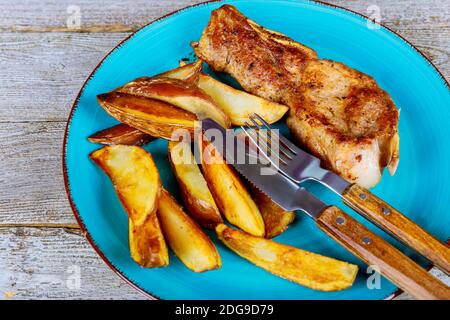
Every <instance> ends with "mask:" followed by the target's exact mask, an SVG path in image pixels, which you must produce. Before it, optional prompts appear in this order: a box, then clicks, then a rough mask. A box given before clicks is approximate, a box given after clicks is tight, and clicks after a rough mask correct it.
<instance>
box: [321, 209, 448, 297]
mask: <svg viewBox="0 0 450 320" xmlns="http://www.w3.org/2000/svg"><path fill="white" fill-rule="evenodd" d="M317 225H318V227H319V228H320V229H321V230H323V231H324V232H325V233H326V234H328V235H329V236H331V237H332V238H333V239H335V240H336V241H337V242H339V243H340V244H341V245H342V246H344V247H345V248H346V249H347V250H349V251H350V252H352V253H353V254H355V255H356V256H357V257H359V258H360V259H361V260H363V261H364V262H366V263H367V264H369V265H375V266H377V267H378V268H379V270H380V272H381V274H382V275H384V276H385V277H386V278H388V279H389V280H391V281H392V282H393V283H395V284H396V285H397V286H399V287H400V288H401V289H403V290H404V291H406V292H408V293H409V294H411V295H412V296H414V297H415V298H417V299H424V300H431V299H433V300H448V299H450V288H449V287H447V286H446V285H445V284H444V283H442V282H440V281H439V280H438V279H437V278H435V277H434V276H432V275H431V274H429V273H428V272H427V271H426V270H424V269H422V268H421V267H420V266H419V265H418V264H416V263H415V262H414V261H412V260H411V259H410V258H408V257H407V256H405V255H404V254H403V253H401V252H400V251H399V250H398V249H396V248H395V247H393V246H392V245H390V244H389V243H388V242H386V241H385V240H383V238H381V237H379V236H377V235H375V234H374V233H372V232H371V231H370V230H369V229H367V228H366V227H364V226H363V225H362V224H360V223H359V222H357V221H356V220H355V219H353V218H352V217H350V216H349V215H347V214H346V213H345V212H343V211H342V210H341V209H339V208H337V207H334V206H330V207H327V208H325V209H324V210H323V211H322V213H321V214H320V215H319V216H318V217H317Z"/></svg>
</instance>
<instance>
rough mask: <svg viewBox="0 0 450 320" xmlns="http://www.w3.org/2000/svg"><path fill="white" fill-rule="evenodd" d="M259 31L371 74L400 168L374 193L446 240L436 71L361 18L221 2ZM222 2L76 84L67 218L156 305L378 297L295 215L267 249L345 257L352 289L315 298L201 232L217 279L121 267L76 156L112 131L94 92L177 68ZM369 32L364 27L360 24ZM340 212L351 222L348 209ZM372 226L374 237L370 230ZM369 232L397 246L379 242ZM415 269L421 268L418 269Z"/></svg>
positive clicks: (90, 168) (386, 292)
mask: <svg viewBox="0 0 450 320" xmlns="http://www.w3.org/2000/svg"><path fill="white" fill-rule="evenodd" d="M226 2H227V3H231V4H234V5H236V6H237V8H238V9H239V10H241V11H242V12H243V13H244V14H245V15H247V16H248V17H250V18H251V19H253V20H255V21H257V22H258V23H260V24H262V25H263V26H265V27H268V28H270V29H273V30H278V31H280V32H283V33H285V34H287V35H288V36H290V37H292V38H293V39H295V40H297V41H299V42H301V43H303V44H306V45H307V46H309V47H311V48H314V49H315V50H316V51H317V52H318V54H319V56H320V57H322V58H329V59H333V60H337V61H341V62H343V63H345V64H347V65H348V66H350V67H353V68H356V69H358V70H360V71H362V72H365V73H367V74H369V75H371V76H373V77H374V78H375V79H376V80H377V81H378V83H379V85H380V86H381V87H382V88H384V89H385V90H387V91H388V92H389V93H390V95H391V96H392V98H393V99H394V101H395V103H396V104H397V106H398V107H399V108H401V116H400V128H399V130H400V137H401V161H400V166H399V168H398V170H397V173H396V174H395V176H394V177H390V176H389V175H388V174H385V175H384V176H383V180H382V182H381V183H380V184H379V185H378V186H377V187H376V188H374V190H373V191H374V192H375V193H376V194H377V195H379V196H381V197H382V198H383V199H385V200H387V201H388V202H390V203H391V204H392V205H394V206H395V207H396V208H398V209H400V210H401V211H402V212H404V213H405V214H406V215H407V216H409V217H410V218H411V219H413V220H414V221H416V222H417V223H418V224H420V225H421V226H423V227H424V228H425V229H426V230H428V231H430V232H431V233H432V234H434V235H435V236H436V237H438V238H439V239H440V240H442V241H445V240H446V239H447V237H448V236H449V234H450V215H449V214H448V199H449V197H450V188H449V184H448V180H449V178H450V166H449V165H448V159H450V139H449V137H450V125H449V124H450V108H449V106H450V93H449V89H448V85H447V83H446V81H445V80H444V79H443V78H442V76H441V75H440V74H439V72H438V71H437V70H436V69H435V68H434V67H433V66H432V65H431V64H430V62H429V61H427V60H426V59H425V58H424V57H423V56H422V55H421V54H420V53H419V52H418V51H417V50H416V49H414V47H412V46H411V45H410V44H409V43H407V42H406V41H405V40H403V39H401V38H400V37H399V36H397V35H395V34H394V33H392V32H391V31H389V30H387V29H386V28H384V27H381V28H370V27H369V26H371V25H370V23H369V24H368V22H367V20H366V19H365V18H363V17H362V16H359V15H357V14H355V13H352V12H349V11H346V10H344V9H341V8H335V7H331V6H328V5H324V4H321V3H315V2H309V1H295V2H294V1H267V0H264V1H262V0H259V1H255V0H252V1H245V0H236V1H226ZM222 4H223V3H222V2H211V3H206V4H201V5H197V6H194V7H190V8H187V9H184V10H181V11H179V12H177V13H174V14H172V15H169V16H167V17H165V18H163V19H160V20H157V21H155V22H153V23H151V24H149V25H148V26H146V27H144V28H142V29H141V30H139V31H138V32H136V33H135V34H133V35H132V36H131V37H130V38H128V39H127V40H125V41H124V42H122V43H121V44H120V45H119V46H118V47H117V48H115V49H114V50H113V51H112V52H111V53H110V54H109V55H108V56H107V57H106V58H105V59H104V60H103V62H102V63H101V64H100V65H99V66H98V67H97V68H96V69H95V70H94V72H93V73H92V75H91V77H89V79H88V80H87V81H86V83H85V84H84V87H83V89H82V90H81V92H80V94H79V96H78V99H77V100H76V102H75V104H74V106H73V110H72V113H71V115H70V118H69V121H68V126H67V132H66V136H65V145H64V159H63V161H64V174H65V179H66V186H67V191H68V195H69V200H70V202H71V204H72V207H73V210H74V213H75V216H76V217H77V219H78V221H79V223H80V225H81V227H82V228H83V229H85V230H86V234H87V237H88V239H89V240H90V242H91V244H92V245H93V246H94V248H95V249H96V250H97V252H98V253H99V254H100V255H101V256H102V258H103V259H104V260H105V261H106V262H107V263H108V265H109V266H110V267H111V268H113V269H114V270H115V271H116V272H117V273H118V274H119V275H121V276H122V277H123V278H125V279H126V280H128V281H129V282H130V283H131V284H132V285H133V286H135V287H136V288H138V289H140V290H142V291H143V292H145V293H147V294H149V295H151V296H154V297H159V298H162V299H245V298H248V299H382V298H386V297H389V296H391V295H392V294H393V293H394V292H395V291H396V290H397V288H396V287H395V286H394V285H393V284H391V283H390V282H389V281H387V280H385V279H382V281H381V286H380V287H379V288H378V289H372V290H370V289H369V288H368V287H367V285H366V284H367V279H368V276H369V275H370V274H368V273H367V266H366V265H365V264H363V263H361V262H360V261H359V260H358V259H357V258H355V257H354V256H352V255H351V254H349V253H347V252H346V251H345V250H344V249H342V248H341V247H340V246H339V245H338V244H337V243H336V242H334V241H333V240H331V239H330V238H328V237H327V236H326V235H325V234H323V233H322V232H321V231H320V230H318V229H317V228H316V227H315V226H314V223H313V221H311V220H310V219H308V218H307V217H306V216H302V215H301V214H300V213H299V214H298V216H297V219H296V221H295V223H294V224H293V225H292V226H291V227H290V228H289V229H288V230H287V231H286V232H285V233H283V234H282V235H280V236H279V237H277V238H276V241H279V242H282V243H287V244H290V245H294V246H296V247H299V248H303V249H306V250H310V251H313V252H317V253H321V254H324V255H327V256H331V257H335V258H338V259H342V260H346V261H349V262H352V263H355V264H358V265H359V267H360V272H359V274H358V277H357V279H356V281H355V283H354V285H353V286H352V287H351V288H350V289H347V290H344V291H340V292H332V293H324V292H319V291H314V290H311V289H308V288H305V287H302V286H300V285H296V284H294V283H291V282H289V281H286V280H283V279H281V278H279V277H276V276H274V275H272V274H270V273H268V272H266V271H264V270H262V269H260V268H258V267H255V266H254V265H252V264H251V263H249V262H248V261H246V260H243V259H241V258H240V257H238V256H236V255H235V254H234V253H232V252H231V251H230V250H228V249H227V248H225V247H224V246H223V245H222V244H221V243H220V242H218V241H217V238H216V237H215V236H214V235H211V236H212V238H213V239H214V242H215V243H216V245H217V247H218V249H219V252H220V255H221V257H222V261H223V266H222V268H221V269H220V270H216V271H209V272H206V273H200V274H197V273H193V272H191V271H189V270H188V269H187V268H186V267H185V266H184V265H183V264H182V263H181V262H180V261H179V260H178V259H177V258H176V257H175V256H173V255H171V256H170V266H169V267H167V268H160V269H143V268H140V267H139V266H138V265H136V264H135V263H134V262H133V260H132V259H131V258H130V253H129V249H128V228H127V217H126V214H125V213H124V212H123V209H122V207H121V205H120V202H119V200H118V198H117V196H116V194H115V192H114V189H113V187H112V185H111V183H110V181H109V179H108V178H107V177H106V175H105V174H104V173H103V172H101V171H100V169H99V168H97V167H96V165H94V164H93V163H92V162H91V161H90V160H89V159H88V155H89V153H91V152H92V151H93V150H95V149H97V148H99V146H98V145H95V144H91V143H89V142H88V141H87V140H86V138H87V137H88V136H89V135H91V134H92V133H93V132H96V131H98V130H100V129H104V128H107V127H109V126H112V125H114V124H116V123H117V122H116V121H115V120H114V119H113V118H111V117H109V116H108V115H107V114H106V113H105V112H104V111H103V110H102V108H101V107H100V106H99V105H98V104H97V102H96V95H97V94H99V93H103V92H107V91H110V90H111V89H113V88H116V87H118V86H121V85H123V84H124V83H126V82H128V81H130V80H132V79H134V78H137V77H140V76H144V75H153V74H157V73H160V72H162V71H165V70H168V69H170V68H173V67H175V66H177V64H178V61H179V60H180V59H182V58H186V57H193V54H192V49H191V48H190V45H189V42H190V41H192V40H198V39H199V37H200V35H201V32H202V30H203V28H204V27H205V26H206V24H207V22H208V20H209V16H210V13H211V10H213V9H216V8H218V7H219V6H221V5H222ZM372 27H373V26H372ZM145 148H146V149H147V150H148V151H150V152H151V153H152V155H153V157H154V158H155V160H156V162H157V165H158V168H159V171H160V174H161V177H162V180H163V184H164V186H165V187H166V188H168V189H169V190H170V191H172V192H174V193H175V194H177V191H176V189H177V188H176V181H175V180H174V177H173V175H172V172H171V170H170V167H169V164H168V162H167V142H166V141H164V140H162V139H158V140H156V141H153V142H152V143H150V144H149V145H147V146H146V147H145ZM311 189H312V190H313V191H314V192H315V193H316V194H318V195H319V196H320V197H321V198H322V199H323V200H325V201H326V202H328V203H329V204H339V205H340V206H341V207H342V208H345V207H343V206H342V205H341V203H340V200H339V199H337V198H336V197H335V196H333V195H332V194H331V193H329V192H327V191H326V190H324V189H323V188H319V187H317V186H312V187H311ZM345 210H346V211H347V212H348V213H350V214H352V215H353V216H356V217H357V219H358V220H360V221H361V218H359V217H358V216H357V215H356V214H355V213H354V212H353V211H351V210H349V209H347V208H345ZM373 229H374V228H373ZM376 231H377V233H379V234H381V235H382V236H383V237H385V238H386V239H388V240H389V241H391V242H392V243H394V244H395V245H397V246H398V247H399V248H400V249H401V250H403V251H404V252H405V253H406V254H408V255H410V256H412V257H413V259H415V260H417V259H418V257H417V256H416V255H414V254H413V253H412V251H410V250H407V249H405V248H404V247H402V246H401V245H399V244H398V243H396V242H395V241H393V240H392V239H391V238H389V237H388V236H386V235H385V234H383V233H381V232H379V231H378V230H376ZM420 262H421V263H424V261H420Z"/></svg>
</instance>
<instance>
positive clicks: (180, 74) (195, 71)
mask: <svg viewBox="0 0 450 320" xmlns="http://www.w3.org/2000/svg"><path fill="white" fill-rule="evenodd" d="M202 64H203V63H202V60H197V61H196V62H194V63H190V64H186V63H185V64H183V65H180V67H178V68H175V69H171V70H169V71H166V72H163V73H160V74H157V75H156V76H153V77H140V78H136V79H134V80H132V81H130V82H128V83H127V84H126V85H125V86H136V85H139V84H140V83H145V82H146V81H149V80H151V79H155V78H170V79H178V80H183V81H186V82H190V83H197V81H198V75H199V74H200V73H201V72H202ZM118 89H120V88H118ZM118 89H116V90H114V91H118Z"/></svg>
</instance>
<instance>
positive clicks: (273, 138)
mask: <svg viewBox="0 0 450 320" xmlns="http://www.w3.org/2000/svg"><path fill="white" fill-rule="evenodd" d="M249 120H250V121H251V123H252V125H251V124H249V123H248V122H245V126H241V128H242V130H244V132H245V133H246V134H247V136H248V137H249V138H250V140H251V141H252V142H253V143H254V144H255V145H256V147H257V148H258V150H259V151H260V152H261V153H262V155H264V156H265V157H266V158H268V159H269V161H270V162H272V164H274V165H275V166H276V167H277V168H279V164H278V162H281V163H282V164H283V165H287V163H288V162H289V161H290V160H292V159H293V158H294V157H295V156H296V155H297V153H298V151H297V150H298V148H297V146H295V145H294V144H293V143H291V142H290V141H289V140H288V139H287V138H285V137H284V136H283V135H281V134H279V133H278V129H273V128H272V127H271V126H270V124H268V123H267V121H265V120H264V119H263V118H262V117H261V116H260V115H258V114H256V113H254V114H253V115H251V116H250V117H249Z"/></svg>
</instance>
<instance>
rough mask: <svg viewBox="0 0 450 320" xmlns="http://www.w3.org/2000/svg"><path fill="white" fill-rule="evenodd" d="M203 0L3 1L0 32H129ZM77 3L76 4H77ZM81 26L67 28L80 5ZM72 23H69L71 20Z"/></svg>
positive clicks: (0, 3)
mask: <svg viewBox="0 0 450 320" xmlns="http://www.w3.org/2000/svg"><path fill="white" fill-rule="evenodd" d="M200 2H203V1H201V0H164V1H148V0H125V1H123V0H109V1H91V0H77V1H72V0H59V1H50V2H49V1H39V0H27V1H14V2H11V1H8V0H0V12H2V18H1V20H0V31H3V32H10V31H23V32H118V31H121V32H126V31H128V32H129V31H133V30H136V29H138V28H139V27H141V26H143V25H145V24H147V23H149V22H151V21H153V20H155V19H156V18H159V17H161V16H163V15H165V14H167V13H168V12H171V11H175V10H178V9H180V8H183V7H186V6H189V5H192V4H196V3H200ZM74 6H75V7H74ZM76 7H78V8H79V12H80V14H81V28H80V29H78V30H77V29H71V28H68V27H67V25H68V24H67V21H68V19H70V17H71V16H73V15H74V13H75V12H76V10H77V8H76ZM69 24H70V23H69Z"/></svg>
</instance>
